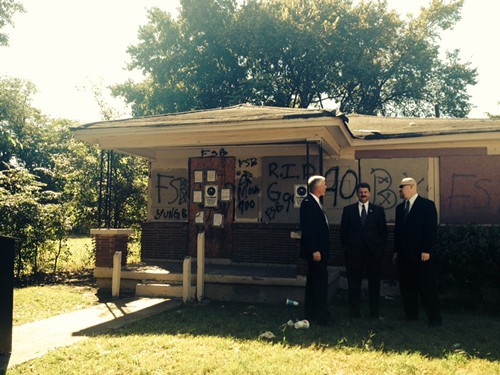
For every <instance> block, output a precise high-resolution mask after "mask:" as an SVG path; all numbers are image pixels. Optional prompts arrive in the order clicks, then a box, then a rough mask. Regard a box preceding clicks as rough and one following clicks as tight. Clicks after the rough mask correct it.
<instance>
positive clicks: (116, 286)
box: [111, 251, 122, 297]
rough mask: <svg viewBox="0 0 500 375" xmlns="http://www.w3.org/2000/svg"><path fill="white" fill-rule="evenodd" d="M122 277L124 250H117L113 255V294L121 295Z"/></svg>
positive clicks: (114, 295)
mask: <svg viewBox="0 0 500 375" xmlns="http://www.w3.org/2000/svg"><path fill="white" fill-rule="evenodd" d="M121 277H122V252H121V251H116V252H115V255H113V278H112V279H111V296H112V297H119V296H120V280H121Z"/></svg>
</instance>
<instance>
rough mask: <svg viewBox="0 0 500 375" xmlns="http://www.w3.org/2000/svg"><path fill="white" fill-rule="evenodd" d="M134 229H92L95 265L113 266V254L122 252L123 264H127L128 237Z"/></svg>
mask: <svg viewBox="0 0 500 375" xmlns="http://www.w3.org/2000/svg"><path fill="white" fill-rule="evenodd" d="M133 232H134V231H133V230H132V229H91V230H90V234H91V235H92V236H93V237H94V244H95V266H96V267H109V268H113V255H114V254H115V252H116V251H121V252H122V266H126V265H127V254H128V248H127V245H128V238H129V236H130V235H131V234H132V233H133Z"/></svg>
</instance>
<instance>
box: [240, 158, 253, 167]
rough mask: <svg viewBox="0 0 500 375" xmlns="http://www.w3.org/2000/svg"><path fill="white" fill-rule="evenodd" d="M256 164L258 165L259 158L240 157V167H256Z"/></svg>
mask: <svg viewBox="0 0 500 375" xmlns="http://www.w3.org/2000/svg"><path fill="white" fill-rule="evenodd" d="M256 165H257V158H248V159H238V166H239V167H240V168H250V167H255V166H256Z"/></svg>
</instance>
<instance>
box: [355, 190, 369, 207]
mask: <svg viewBox="0 0 500 375" xmlns="http://www.w3.org/2000/svg"><path fill="white" fill-rule="evenodd" d="M357 194H358V199H359V201H360V202H361V203H363V204H364V203H366V202H368V201H369V200H370V190H368V188H365V187H362V188H359V189H358V192H357Z"/></svg>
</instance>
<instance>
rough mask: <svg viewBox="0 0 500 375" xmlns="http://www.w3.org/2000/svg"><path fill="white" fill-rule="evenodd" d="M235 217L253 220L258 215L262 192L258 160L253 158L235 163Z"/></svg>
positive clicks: (238, 160)
mask: <svg viewBox="0 0 500 375" xmlns="http://www.w3.org/2000/svg"><path fill="white" fill-rule="evenodd" d="M235 174H236V217H237V218H238V219H255V220H257V218H258V214H259V196H260V193H261V190H262V187H261V183H260V181H261V179H260V178H259V177H258V176H260V164H259V160H258V159H257V158H255V157H250V158H246V159H237V161H236V172H235Z"/></svg>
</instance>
